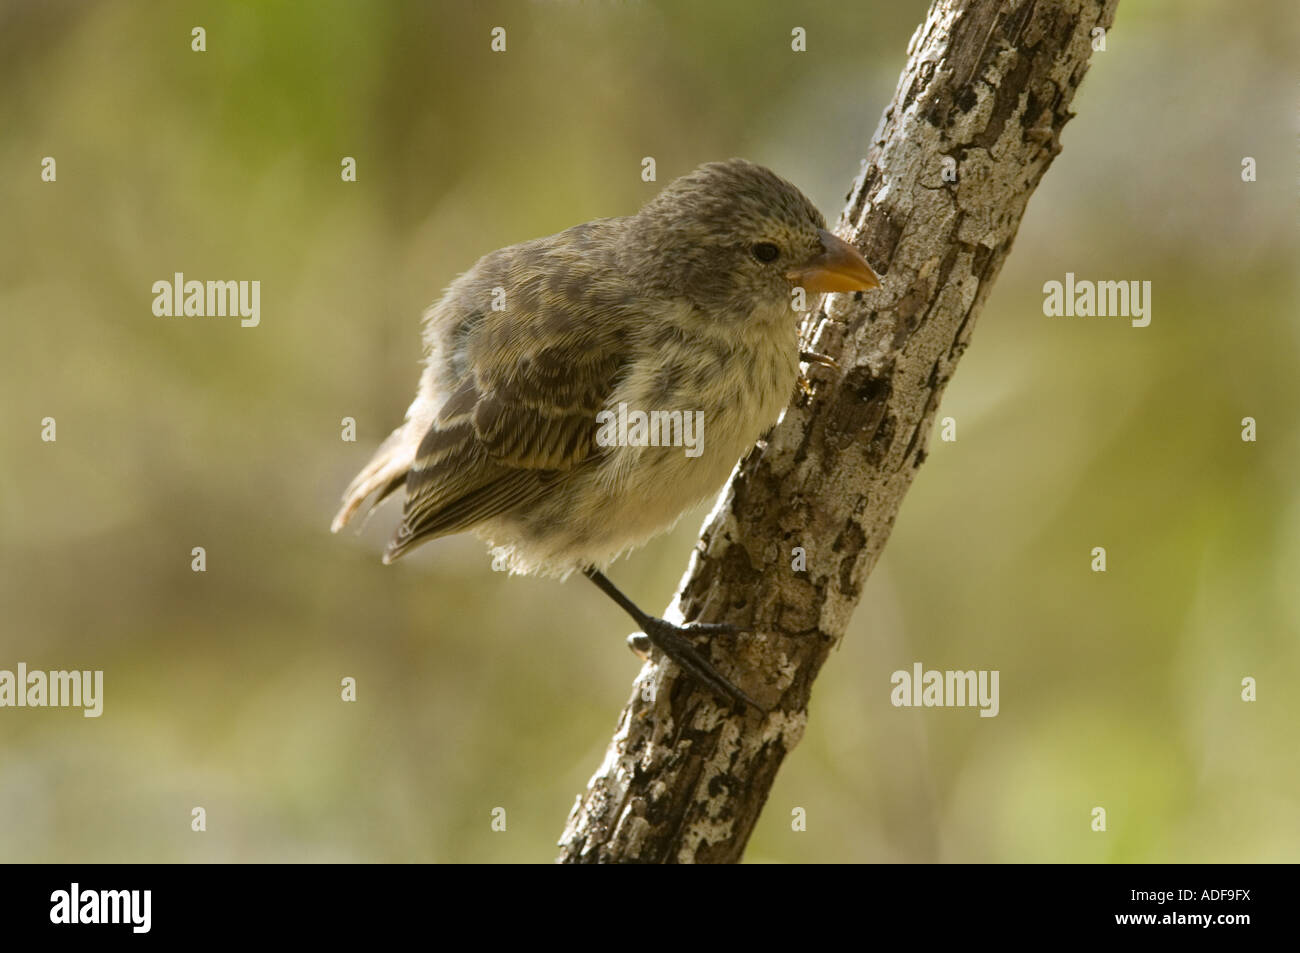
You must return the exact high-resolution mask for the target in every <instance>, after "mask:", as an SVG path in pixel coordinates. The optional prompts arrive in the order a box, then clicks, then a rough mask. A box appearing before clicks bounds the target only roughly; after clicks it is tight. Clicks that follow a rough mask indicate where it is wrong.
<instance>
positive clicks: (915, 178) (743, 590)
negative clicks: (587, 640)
mask: <svg viewBox="0 0 1300 953" xmlns="http://www.w3.org/2000/svg"><path fill="white" fill-rule="evenodd" d="M1117 3H1118V0H936V2H935V3H933V4H932V6H931V8H930V10H929V12H928V14H927V16H926V19H925V22H924V23H922V24H921V26H920V27H919V28H918V29H917V31H916V33H915V35H914V36H913V37H912V41H911V43H910V44H909V47H908V52H909V54H910V56H909V60H908V63H907V67H906V68H905V69H904V71H903V74H902V76H901V78H900V79H899V83H898V89H897V91H896V92H895V94H894V100H893V102H892V103H891V104H890V106H889V108H888V109H886V110H885V114H884V117H883V118H882V120H881V122H880V126H879V127H878V129H877V131H876V134H875V136H874V139H873V142H872V144H871V149H870V151H869V154H868V156H867V159H866V160H865V162H864V163H863V166H862V171H861V174H860V175H859V176H858V178H857V180H856V182H855V183H854V184H853V188H852V191H851V192H850V194H849V196H848V205H847V206H846V208H845V209H844V211H843V213H842V215H841V217H840V222H839V226H838V229H837V230H838V232H839V233H840V234H841V235H846V236H848V235H851V236H852V240H853V241H854V242H855V243H856V244H857V246H858V247H859V248H861V249H863V251H864V254H865V255H866V258H867V260H868V261H870V262H871V264H872V265H873V266H874V267H875V268H876V270H877V271H879V272H880V273H881V274H882V275H883V276H884V287H883V288H882V289H880V290H878V291H872V292H869V293H866V294H862V293H859V294H858V295H856V296H854V298H857V299H858V300H854V299H853V298H850V297H848V296H844V295H837V296H834V297H833V298H831V299H829V300H828V301H826V302H823V307H824V308H825V310H823V311H820V312H818V313H817V314H816V316H815V318H813V319H811V320H810V322H809V327H808V328H807V330H808V331H809V332H810V336H811V337H812V338H813V342H814V347H815V349H816V350H818V351H820V352H822V353H824V354H828V355H830V356H832V357H834V358H835V359H836V360H837V361H838V362H839V363H840V365H841V367H842V368H843V369H844V370H843V372H842V374H836V373H835V372H834V371H831V370H828V369H825V368H820V367H818V368H813V369H810V371H809V374H810V375H811V377H812V381H813V384H814V387H815V389H814V391H813V393H812V394H804V395H801V396H799V397H798V398H797V399H796V400H795V401H794V402H793V403H792V404H791V406H790V407H789V408H788V409H787V410H786V413H785V417H784V418H783V420H782V421H781V423H780V424H779V425H778V426H777V427H776V428H775V429H774V430H773V431H772V433H771V434H770V435H769V437H768V439H767V441H766V443H765V444H763V443H760V444H759V445H758V446H757V447H755V448H754V450H753V451H752V452H751V453H750V454H749V455H748V456H747V457H746V458H745V459H744V460H743V461H742V462H741V464H740V466H739V467H738V469H737V471H736V472H735V474H734V475H733V477H732V480H731V483H730V484H729V486H728V487H727V490H726V492H725V493H724V495H723V497H722V499H721V500H720V501H719V504H718V506H717V507H716V508H715V510H714V512H713V514H712V515H711V516H710V518H709V520H708V522H707V523H706V525H705V528H704V530H703V533H702V536H701V538H700V542H699V544H698V546H697V549H696V552H695V553H694V554H693V556H692V559H691V562H690V566H689V568H688V569H687V572H686V576H685V578H684V579H683V581H682V586H681V591H680V593H679V595H678V599H677V603H676V605H675V606H674V609H673V610H672V611H671V616H672V617H674V618H685V619H690V620H697V619H698V620H704V621H726V622H735V623H739V624H741V625H744V626H747V627H749V631H752V632H753V633H755V634H754V635H745V636H741V637H739V638H737V639H734V640H718V641H717V642H716V644H714V645H713V646H711V651H712V657H713V660H714V662H715V664H717V665H718V667H719V670H720V671H722V672H723V674H725V675H727V676H728V677H729V678H731V679H732V680H733V681H735V683H736V684H738V685H740V686H741V687H742V688H744V689H745V690H746V691H747V692H749V693H750V694H751V695H752V696H754V697H755V698H757V699H759V700H760V701H762V702H764V703H765V704H771V705H772V706H773V709H772V711H771V712H770V713H769V714H767V715H766V716H763V715H760V714H758V713H757V712H753V711H744V712H742V711H731V710H729V709H727V708H725V707H720V702H719V701H718V700H717V699H715V698H713V697H712V695H710V694H709V693H708V692H707V691H704V690H700V689H697V688H696V687H695V685H694V684H693V683H691V682H690V681H689V680H688V679H686V678H684V677H682V676H681V673H680V672H679V671H678V670H677V669H676V668H675V667H674V666H673V665H672V664H671V663H666V664H664V665H647V666H646V667H645V668H644V669H643V670H642V672H641V674H640V676H639V677H638V680H637V691H636V692H635V694H634V695H633V697H632V699H631V700H630V701H629V703H628V705H627V707H626V708H625V709H624V710H623V713H622V716H621V717H620V719H619V724H618V729H617V731H616V733H615V735H614V737H613V740H612V741H611V742H610V746H609V749H608V750H607V752H606V755H605V759H604V763H603V764H601V766H600V768H599V769H598V770H597V772H596V774H595V775H594V776H593V777H592V779H591V781H590V783H589V784H588V787H587V790H586V792H585V793H584V794H583V795H582V796H581V797H580V798H579V799H578V801H577V803H576V804H575V806H574V808H573V811H572V812H571V814H570V816H569V820H568V824H567V825H566V826H565V830H564V834H563V836H562V838H561V841H560V845H561V848H562V851H561V855H560V860H561V861H564V862H570V863H592V862H642V863H674V862H677V863H682V862H685V863H690V862H727V861H737V860H739V859H740V856H741V854H742V853H743V851H744V848H745V843H746V842H747V840H748V839H749V835H750V832H751V831H752V830H753V828H754V824H755V822H756V821H757V819H758V815H759V812H760V811H761V810H762V807H763V803H764V802H765V801H766V799H767V795H768V791H769V790H770V788H771V785H772V782H773V780H774V779H775V777H776V772H777V769H778V768H779V767H780V765H781V762H782V760H783V759H784V758H785V755H786V753H787V752H789V751H790V750H791V749H792V748H793V747H794V746H795V744H796V743H798V741H799V739H800V737H801V736H802V735H803V730H804V725H805V722H806V720H807V707H808V698H809V694H810V692H811V690H812V683H813V679H815V678H816V676H817V673H818V671H819V670H820V669H821V667H822V664H823V663H824V662H825V661H826V658H827V655H828V654H829V652H830V650H831V648H832V647H833V646H834V645H835V643H836V642H837V641H838V640H839V639H840V638H841V637H842V636H843V634H844V630H845V627H846V625H847V624H848V620H849V616H850V614H851V613H852V611H853V608H854V606H855V605H856V604H857V602H858V598H859V595H860V593H861V591H862V585H863V582H864V581H865V579H866V577H867V574H868V573H870V571H871V569H872V567H873V566H874V565H875V563H876V560H877V559H878V558H879V556H880V552H881V549H882V548H883V547H884V545H885V540H886V539H887V538H888V537H889V532H890V530H891V528H892V527H893V524H894V518H895V516H896V515H897V513H898V508H899V505H900V503H901V502H902V499H903V495H904V494H905V493H906V492H907V488H908V487H909V486H910V485H911V482H912V477H913V475H914V474H915V473H916V469H917V468H918V467H919V466H920V465H921V462H922V461H923V460H924V459H925V455H926V445H927V443H928V441H929V435H930V431H931V428H932V424H933V421H934V416H935V411H936V410H937V408H938V405H939V398H940V397H941V395H942V394H943V390H944V387H945V386H946V385H947V383H948V380H949V379H950V378H951V376H952V373H953V370H954V368H955V367H956V365H957V361H958V359H959V358H960V357H961V355H962V352H963V351H964V350H965V349H966V345H967V343H968V342H969V340H970V335H971V330H972V328H973V327H974V324H975V318H976V317H977V315H978V314H979V312H980V309H981V308H982V306H983V303H984V300H985V298H986V297H987V296H988V293H989V290H990V289H991V288H992V285H993V281H994V279H995V278H996V277H997V275H998V271H999V270H1000V268H1001V267H1002V263H1003V261H1004V260H1005V259H1006V256H1007V254H1008V252H1009V251H1010V249H1011V243H1012V240H1013V239H1014V237H1015V234H1016V230H1017V228H1018V227H1019V225H1020V220H1021V217H1022V216H1023V214H1024V210H1025V205H1026V203H1027V202H1028V200H1029V196H1030V195H1031V194H1032V193H1033V191H1034V188H1035V187H1036V186H1037V184H1038V182H1039V180H1040V179H1041V178H1042V176H1043V173H1044V172H1046V171H1047V167H1048V166H1049V165H1050V164H1051V161H1052V159H1053V157H1054V156H1055V155H1056V154H1057V153H1058V152H1059V151H1060V148H1061V147H1060V134H1061V130H1062V128H1063V127H1064V125H1065V123H1066V122H1067V121H1068V120H1069V118H1070V116H1071V113H1070V111H1069V106H1070V101H1071V100H1072V99H1073V97H1074V93H1075V90H1076V89H1077V88H1078V86H1079V83H1080V81H1081V80H1082V79H1083V75H1084V73H1085V72H1086V71H1087V68H1088V60H1089V56H1090V55H1091V53H1092V42H1093V37H1092V31H1093V30H1094V28H1097V27H1101V28H1102V29H1107V30H1108V29H1109V28H1110V25H1111V23H1112V22H1113V19H1114V14H1115V6H1116V4H1117ZM945 169H946V170H947V172H948V174H947V175H945ZM954 177H955V178H956V181H952V179H953V178H954ZM795 547H803V549H804V550H805V552H806V569H804V570H803V571H797V570H796V569H792V565H794V558H795V557H794V554H793V550H794V549H795ZM882 690H883V689H882Z"/></svg>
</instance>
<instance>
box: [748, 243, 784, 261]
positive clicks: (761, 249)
mask: <svg viewBox="0 0 1300 953" xmlns="http://www.w3.org/2000/svg"><path fill="white" fill-rule="evenodd" d="M750 252H751V253H752V254H753V256H754V257H755V258H757V259H758V260H759V261H776V260H777V259H778V258H780V257H781V249H779V248H777V247H776V246H775V245H773V244H772V243H771V242H759V243H758V244H757V245H755V246H754V247H753V248H751V249H750Z"/></svg>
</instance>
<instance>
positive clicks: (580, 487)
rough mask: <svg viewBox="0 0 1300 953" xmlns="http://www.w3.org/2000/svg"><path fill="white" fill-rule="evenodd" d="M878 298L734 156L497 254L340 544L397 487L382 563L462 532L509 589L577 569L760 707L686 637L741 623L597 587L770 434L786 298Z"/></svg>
mask: <svg viewBox="0 0 1300 953" xmlns="http://www.w3.org/2000/svg"><path fill="white" fill-rule="evenodd" d="M879 283H880V282H879V279H878V278H877V277H876V274H875V272H873V271H872V270H871V267H870V266H869V265H868V264H867V262H866V261H865V260H864V259H863V257H862V256H861V255H860V254H859V253H858V252H857V251H856V250H855V249H854V248H853V247H852V246H851V245H849V244H848V243H846V242H844V241H842V240H841V239H839V238H837V237H835V236H834V235H832V234H831V233H830V232H828V231H827V230H826V222H825V219H823V218H822V215H821V213H820V212H818V211H817V209H816V207H815V206H814V205H813V204H812V203H811V202H810V201H809V200H808V199H807V198H806V197H805V196H804V195H803V193H801V192H800V191H799V190H798V189H797V188H795V187H794V186H793V185H791V184H790V183H789V182H787V181H785V180H784V179H782V178H780V177H779V176H777V175H776V174H775V173H773V172H771V171H769V170H768V169H765V168H763V167H762V166H758V165H754V164H752V163H750V162H746V161H744V160H742V159H732V160H729V161H727V162H714V163H709V164H707V165H703V166H701V167H700V168H698V169H696V170H695V171H694V172H692V173H690V174H689V175H686V176H683V177H682V178H680V179H678V180H676V181H675V182H673V183H672V184H671V185H669V186H668V187H667V188H665V189H664V190H663V191H662V192H660V193H659V195H658V196H656V197H655V198H654V199H652V200H651V201H650V202H649V203H647V204H646V206H645V207H644V208H642V209H641V211H640V212H639V213H638V214H636V215H633V216H629V217H625V218H607V219H598V220H596V221H592V222H587V223H586V224H583V225H576V226H574V227H573V228H570V229H567V230H565V231H563V232H560V233H559V234H556V235H551V236H549V237H547V238H538V239H534V240H533V241H528V242H523V243H521V244H518V245H511V246H510V247H508V248H502V249H499V250H498V251H494V252H491V253H490V254H488V255H485V256H483V257H482V258H481V259H479V261H478V262H477V263H476V264H475V265H474V266H473V267H472V268H470V270H469V271H467V272H465V273H464V274H463V275H461V276H460V277H459V278H457V279H456V280H455V281H454V282H452V284H451V286H450V287H449V288H448V289H447V291H446V292H445V293H444V294H443V296H442V298H441V299H440V300H439V301H438V302H437V303H436V304H434V305H433V306H432V307H431V308H430V309H429V310H428V311H427V312H426V314H425V326H424V346H425V353H426V361H425V369H424V372H423V375H422V376H421V378H420V384H419V390H418V392H417V394H416V397H415V401H414V402H413V403H412V404H411V406H410V408H409V409H408V410H407V412H406V421H405V422H404V423H403V424H402V425H401V426H400V427H398V428H397V429H396V430H394V431H393V432H392V434H391V435H390V436H389V437H388V439H387V440H385V441H384V443H383V444H382V445H381V446H380V448H379V450H378V452H377V453H376V454H375V456H374V458H373V459H372V460H371V461H370V463H369V464H368V465H367V466H366V467H365V469H363V470H362V471H361V472H360V473H359V474H358V475H357V477H356V479H355V480H353V481H352V484H351V485H350V486H349V487H348V488H347V490H346V492H345V493H344V496H343V499H344V502H343V507H342V509H341V510H340V511H339V513H338V516H336V517H335V519H334V525H333V530H334V531H335V532H337V531H338V530H339V529H340V528H342V527H343V526H344V525H345V524H346V523H347V522H348V520H349V519H351V518H352V516H353V515H355V514H356V513H357V511H358V510H359V509H360V508H362V507H363V506H365V505H366V504H367V501H368V500H369V505H371V506H373V505H374V504H376V503H378V502H379V501H380V500H382V499H383V498H384V497H386V496H388V495H389V494H390V493H392V492H394V491H395V490H398V489H399V488H404V489H405V501H404V504H403V508H402V521H401V524H400V525H399V526H398V528H397V532H396V534H395V535H394V536H393V539H392V541H391V542H390V543H389V544H388V548H387V550H386V552H385V553H384V562H390V561H392V560H393V559H396V558H397V557H398V556H400V555H402V554H403V553H405V552H407V551H408V550H409V549H411V548H412V547H413V546H415V545H417V544H419V543H422V542H424V541H426V540H430V539H434V538H436V537H438V536H446V535H449V534H451V533H459V532H464V531H467V530H468V531H472V532H474V533H475V534H476V535H478V536H479V537H480V538H482V539H484V540H485V541H486V542H487V543H488V544H489V545H490V546H491V547H493V552H494V556H495V558H496V559H497V561H498V565H501V566H504V567H508V568H509V569H510V570H511V571H512V572H519V573H533V574H542V575H553V576H558V577H561V578H562V577H565V576H567V575H569V574H570V573H571V572H573V571H575V570H577V571H579V572H582V573H583V574H585V575H586V576H587V577H588V578H590V579H591V580H592V581H593V582H595V583H596V585H597V586H599V587H600V588H601V590H603V591H604V592H605V593H606V594H607V595H609V596H610V597H611V598H613V599H614V601H615V602H617V603H618V604H619V605H620V606H622V608H623V609H624V610H625V611H626V612H627V613H628V614H629V615H630V616H631V617H632V618H633V619H635V620H636V623H637V625H638V626H640V628H641V630H642V631H643V632H644V633H645V635H646V637H647V640H648V642H649V644H650V645H653V646H655V647H657V648H658V649H660V650H661V651H662V652H663V653H664V654H665V655H667V656H668V657H669V658H671V659H673V660H674V661H675V662H677V663H678V664H679V665H680V666H681V667H682V668H683V669H684V670H685V671H687V672H689V673H690V674H691V675H692V676H694V677H695V678H697V679H698V680H699V681H701V682H702V683H704V684H706V685H708V686H710V687H711V688H713V689H714V690H715V691H717V692H719V693H721V694H723V695H726V696H728V697H730V698H733V699H736V700H740V701H744V702H747V703H749V704H755V703H754V702H753V700H752V699H751V698H750V697H749V696H748V695H746V694H745V693H744V692H742V691H741V690H740V689H738V688H737V687H736V686H734V685H732V684H731V683H730V682H729V681H728V680H727V679H725V678H724V677H722V676H721V675H720V674H719V673H718V672H717V671H716V670H715V669H714V668H713V666H712V665H711V664H710V663H709V662H708V661H707V659H706V658H705V657H704V656H703V655H702V654H701V653H700V651H699V650H698V649H697V648H696V645H695V643H694V641H693V639H692V636H693V635H717V634H723V633H734V632H736V631H738V630H737V628H736V627H734V626H731V625H726V624H694V625H685V626H678V625H676V624H674V623H672V622H668V621H667V620H664V619H661V618H658V617H655V616H652V615H650V614H648V613H646V612H644V611H642V610H641V609H640V608H638V607H637V606H636V605H635V604H634V603H633V602H632V601H631V600H630V599H628V598H627V597H626V596H625V595H623V593H621V592H620V591H619V590H618V589H617V588H616V587H615V586H614V584H613V583H612V582H610V580H609V579H607V578H606V577H605V575H604V570H605V569H606V568H608V566H609V564H610V563H611V562H613V561H614V560H615V559H616V558H617V557H618V556H619V555H621V554H623V553H625V552H627V551H628V550H630V549H632V548H634V547H636V546H639V545H641V544H642V543H644V542H645V541H646V540H648V539H649V538H650V537H652V536H654V535H656V534H658V533H661V532H664V531H665V530H667V529H669V528H671V527H672V525H673V524H674V523H675V522H676V520H677V519H678V517H679V516H681V514H682V513H683V512H684V511H685V510H687V509H689V508H690V507H691V506H693V505H694V504H696V503H698V502H700V501H702V500H704V499H707V498H709V497H710V496H712V495H714V494H716V493H717V491H718V490H719V488H720V487H721V486H722V485H723V483H725V482H726V479H727V476H728V475H729V474H730V472H731V470H732V468H733V467H734V466H735V464H736V461H737V460H738V459H739V458H740V457H741V456H742V455H743V454H744V453H745V452H746V451H748V450H749V449H750V447H752V446H753V445H754V442H755V441H756V440H757V439H758V438H759V437H760V436H762V434H763V433H764V432H766V431H767V430H768V429H769V428H770V427H771V426H772V425H773V424H774V423H776V421H777V418H778V417H779V416H780V414H781V411H782V409H783V408H784V407H785V406H786V404H787V403H788V402H789V400H790V398H791V397H792V395H793V393H794V388H795V384H796V381H797V379H798V374H799V361H800V358H801V354H800V350H799V339H798V322H799V318H800V314H799V313H798V312H797V311H795V310H794V308H793V306H792V304H793V291H794V289H795V288H796V287H802V288H803V289H804V290H805V292H807V293H808V294H818V293H822V292H841V291H858V290H866V289H870V288H875V287H878V286H879ZM629 420H630V421H631V424H630V425H629V424H628V423H627V422H628V421H629ZM646 420H648V421H649V424H643V422H644V421H646ZM656 423H657V424H658V426H657V428H656V426H654V425H655V424H656ZM651 441H653V442H651ZM656 444H657V445H656Z"/></svg>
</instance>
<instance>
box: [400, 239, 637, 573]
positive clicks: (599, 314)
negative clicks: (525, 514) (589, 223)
mask: <svg viewBox="0 0 1300 953" xmlns="http://www.w3.org/2000/svg"><path fill="white" fill-rule="evenodd" d="M512 265H513V267H512V268H511V270H510V278H511V279H512V281H511V284H508V285H506V286H507V287H513V288H514V289H515V295H516V297H517V299H518V300H516V301H514V302H510V304H512V305H513V308H511V309H509V310H504V311H500V312H491V311H488V312H486V313H483V312H481V311H480V312H479V313H477V314H475V315H474V319H475V320H473V321H472V322H470V323H469V324H468V325H467V328H468V330H467V332H466V353H467V357H468V360H467V362H466V372H465V375H464V377H463V378H462V379H461V381H460V384H459V385H458V387H457V388H456V390H455V391H454V392H453V393H452V395H451V397H449V398H448V399H447V401H446V403H445V404H444V405H443V406H442V409H441V410H440V411H439V413H438V416H437V418H436V419H435V421H434V422H433V424H432V426H430V427H429V429H428V431H427V432H426V433H425V434H424V438H423V440H422V441H421V442H420V446H419V449H418V450H417V452H416V454H415V460H414V461H413V462H412V465H411V468H410V472H409V473H408V474H407V478H406V500H405V504H404V506H403V510H402V522H401V525H400V526H399V527H398V529H397V532H396V534H395V535H394V537H393V539H392V541H391V542H390V543H389V545H388V550H387V552H386V554H385V558H386V559H390V560H391V559H393V558H396V557H397V556H399V555H401V553H403V552H405V551H406V550H407V549H410V548H411V547H412V546H413V545H415V544H416V543H418V542H422V541H424V540H427V539H431V538H433V537H435V536H443V535H447V534H450V533H456V532H461V531H463V530H466V529H469V528H470V527H472V526H474V525H476V524H478V523H481V522H483V521H484V520H487V519H490V518H492V517H494V516H497V515H499V514H501V513H503V512H505V511H507V510H511V509H516V508H520V507H526V506H529V505H531V504H533V503H535V502H537V500H539V499H540V498H541V497H542V496H543V495H544V494H545V493H546V492H547V490H548V489H549V488H551V487H552V486H553V485H554V484H556V483H557V482H558V481H561V480H563V479H564V478H565V477H566V476H567V475H568V474H570V473H572V472H573V471H574V470H575V469H577V468H578V467H580V466H582V465H583V464H584V463H588V462H591V461H593V458H594V457H595V456H596V454H598V453H599V452H600V448H599V447H597V445H596V440H595V437H596V431H597V427H598V425H597V420H596V415H597V413H598V412H599V411H600V410H601V409H602V408H604V407H605V406H606V404H607V402H608V399H609V396H610V394H611V393H612V392H613V390H614V387H615V385H616V382H617V380H618V378H619V375H620V371H621V370H622V369H623V368H624V367H625V366H626V365H627V363H628V360H629V356H628V346H627V337H628V335H627V322H626V321H624V320H618V319H616V316H615V315H612V314H611V313H610V312H609V311H608V310H606V309H603V308H602V306H604V305H608V304H615V306H616V307H617V304H616V303H615V302H613V301H610V300H602V299H604V298H606V297H607V294H608V290H609V289H603V290H602V289H600V288H599V287H597V288H596V289H595V290H592V289H590V288H589V289H587V290H584V288H583V287H582V285H581V284H580V283H577V284H575V283H574V282H575V280H576V279H575V278H574V276H573V275H572V274H570V273H568V272H565V271H563V269H560V270H558V271H557V269H556V267H555V263H554V262H550V261H547V260H546V257H545V255H542V257H540V258H536V260H533V261H531V262H530V261H527V260H526V261H525V262H524V263H523V264H522V265H521V264H520V262H518V261H515V262H513V263H512ZM557 273H562V274H565V275H566V278H565V280H564V281H563V282H558V281H557V280H556V279H555V277H554V275H555V274H557ZM475 284H478V285H481V284H483V281H482V280H481V279H480V280H477V281H476V282H475ZM598 284H599V283H598ZM620 303H621V302H620Z"/></svg>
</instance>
